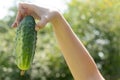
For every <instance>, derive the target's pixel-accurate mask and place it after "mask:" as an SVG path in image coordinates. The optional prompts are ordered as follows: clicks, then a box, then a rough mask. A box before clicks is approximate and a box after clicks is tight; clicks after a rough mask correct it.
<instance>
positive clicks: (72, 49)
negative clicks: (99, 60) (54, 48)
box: [52, 13, 103, 80]
mask: <svg viewBox="0 0 120 80" xmlns="http://www.w3.org/2000/svg"><path fill="white" fill-rule="evenodd" d="M52 24H53V28H54V32H55V34H56V37H57V40H58V43H59V45H60V48H61V51H62V52H63V55H64V57H65V60H66V62H67V64H68V66H69V68H70V70H71V72H72V74H73V76H74V78H75V79H76V80H103V77H102V76H101V74H100V73H99V71H98V69H97V67H96V64H95V62H94V60H93V59H92V57H91V56H90V54H89V53H88V51H87V50H86V48H85V47H84V45H83V44H82V43H81V41H80V40H79V39H78V37H77V36H76V35H75V33H74V32H73V30H72V29H71V27H70V25H69V24H68V23H67V21H66V20H65V19H64V17H63V16H62V15H61V14H59V13H58V16H57V17H56V19H54V20H53V21H52Z"/></svg>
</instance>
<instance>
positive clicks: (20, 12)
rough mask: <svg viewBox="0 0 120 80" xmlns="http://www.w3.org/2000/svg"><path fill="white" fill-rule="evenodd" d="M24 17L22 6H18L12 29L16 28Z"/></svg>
mask: <svg viewBox="0 0 120 80" xmlns="http://www.w3.org/2000/svg"><path fill="white" fill-rule="evenodd" d="M24 16H25V9H24V8H23V7H22V4H19V7H18V12H17V15H16V19H15V21H14V23H13V24H12V27H17V26H18V25H19V23H20V21H21V20H22V19H23V17H24Z"/></svg>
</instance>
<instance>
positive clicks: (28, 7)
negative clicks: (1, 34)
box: [12, 3, 58, 30]
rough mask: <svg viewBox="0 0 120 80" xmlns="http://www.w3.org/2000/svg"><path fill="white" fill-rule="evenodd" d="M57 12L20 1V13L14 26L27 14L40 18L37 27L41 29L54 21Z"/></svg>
mask: <svg viewBox="0 0 120 80" xmlns="http://www.w3.org/2000/svg"><path fill="white" fill-rule="evenodd" d="M57 13H58V11H57V10H51V9H48V8H43V7H39V6H37V5H34V4H29V3H19V7H18V13H17V16H16V19H15V21H14V23H13V24H12V27H17V26H18V24H19V23H20V21H21V20H22V19H23V18H24V17H25V16H27V15H31V16H33V17H34V18H35V19H38V20H39V22H38V23H37V24H36V27H35V29H36V30H39V29H40V28H42V27H44V26H45V25H46V24H47V23H48V22H50V21H52V20H53V19H54V18H55V16H56V14H57Z"/></svg>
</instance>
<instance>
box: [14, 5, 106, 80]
mask: <svg viewBox="0 0 120 80" xmlns="http://www.w3.org/2000/svg"><path fill="white" fill-rule="evenodd" d="M27 15H31V16H33V17H34V18H35V19H38V20H39V22H38V23H37V24H36V27H35V29H36V30H37V31H38V30H39V29H42V28H43V27H44V26H45V25H46V24H47V23H48V22H49V23H51V24H52V25H53V31H54V33H55V35H56V38H57V41H58V44H59V47H60V49H61V51H62V53H63V56H64V58H65V60H66V62H67V65H68V67H69V69H70V71H71V73H72V75H73V77H74V79H75V80H104V78H103V76H102V75H101V73H100V72H99V70H98V68H97V66H96V64H95V62H94V60H93V58H92V57H91V55H90V54H89V52H88V51H87V49H86V48H85V47H84V45H83V44H82V42H81V41H80V40H79V39H78V37H77V36H76V34H75V33H74V32H73V30H72V29H71V26H70V25H69V23H68V22H67V21H66V20H65V18H64V17H63V15H62V14H61V13H60V12H59V11H58V10H55V9H49V8H45V7H40V6H37V5H34V4H29V3H19V7H18V13H17V16H16V19H15V21H14V23H13V25H12V27H17V26H18V25H19V23H20V21H21V20H22V19H23V18H24V17H25V16H27Z"/></svg>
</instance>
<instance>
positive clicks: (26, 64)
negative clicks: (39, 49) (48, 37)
mask: <svg viewBox="0 0 120 80" xmlns="http://www.w3.org/2000/svg"><path fill="white" fill-rule="evenodd" d="M36 40H37V31H36V30H35V20H34V18H33V17H32V16H26V17H24V19H23V20H22V21H21V22H20V24H19V25H18V27H17V31H16V38H15V50H14V55H15V59H16V60H15V61H16V65H17V66H18V68H19V69H20V70H22V71H25V70H28V69H29V68H30V66H31V64H32V62H33V58H34V54H35V48H36Z"/></svg>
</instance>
